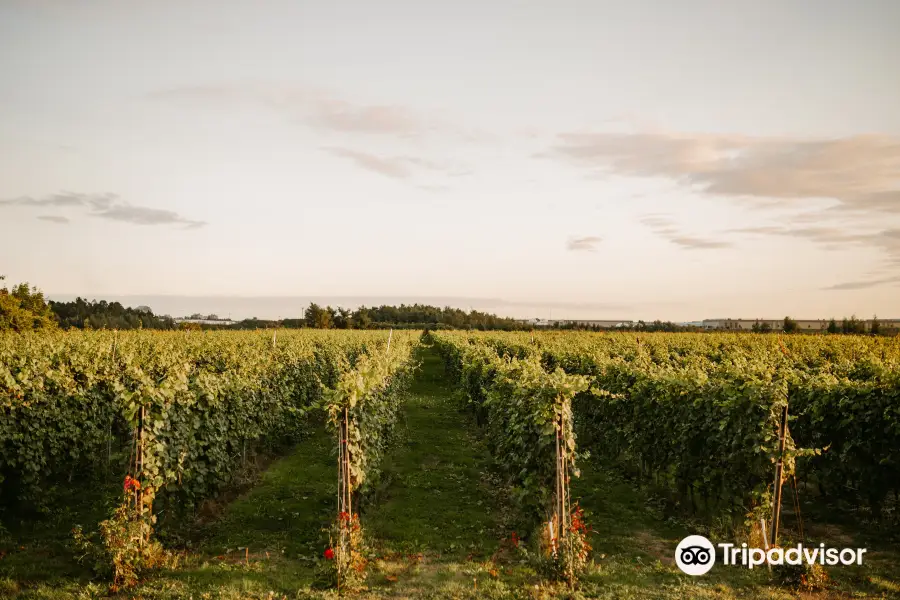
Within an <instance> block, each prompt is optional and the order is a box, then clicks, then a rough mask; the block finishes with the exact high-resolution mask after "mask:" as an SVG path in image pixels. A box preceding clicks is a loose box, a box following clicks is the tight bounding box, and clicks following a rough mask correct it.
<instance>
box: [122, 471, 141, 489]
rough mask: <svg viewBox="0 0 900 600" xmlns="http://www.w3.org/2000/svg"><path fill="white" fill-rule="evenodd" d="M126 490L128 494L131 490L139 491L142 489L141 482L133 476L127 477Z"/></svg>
mask: <svg viewBox="0 0 900 600" xmlns="http://www.w3.org/2000/svg"><path fill="white" fill-rule="evenodd" d="M124 488H125V491H126V492H127V491H129V490H139V489H141V482H140V481H138V480H137V479H134V478H132V477H131V475H126V476H125V485H124Z"/></svg>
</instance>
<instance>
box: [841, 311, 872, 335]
mask: <svg viewBox="0 0 900 600" xmlns="http://www.w3.org/2000/svg"><path fill="white" fill-rule="evenodd" d="M841 332H843V333H865V332H866V323H865V321H860V320H859V319H857V318H856V315H852V316H851V317H850V318H849V319H847V318H846V317H845V318H844V320H843V321H842V322H841Z"/></svg>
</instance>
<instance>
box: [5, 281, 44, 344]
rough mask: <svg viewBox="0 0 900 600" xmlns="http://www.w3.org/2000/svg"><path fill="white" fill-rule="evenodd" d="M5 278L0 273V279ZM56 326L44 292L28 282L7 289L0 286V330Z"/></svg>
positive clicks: (26, 329)
mask: <svg viewBox="0 0 900 600" xmlns="http://www.w3.org/2000/svg"><path fill="white" fill-rule="evenodd" d="M4 279H6V277H5V276H3V275H0V281H2V280H4ZM55 327H56V320H55V319H54V317H53V311H52V310H50V307H49V306H47V302H46V301H45V300H44V293H43V292H41V291H40V290H38V289H37V288H36V287H30V286H29V285H28V283H20V284H19V285H16V286H13V287H12V289H7V288H6V286H3V287H2V288H0V331H4V330H12V331H30V330H32V329H51V328H55Z"/></svg>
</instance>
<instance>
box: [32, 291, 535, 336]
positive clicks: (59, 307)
mask: <svg viewBox="0 0 900 600" xmlns="http://www.w3.org/2000/svg"><path fill="white" fill-rule="evenodd" d="M49 308H50V310H51V311H52V314H53V315H54V316H55V320H56V322H57V323H58V324H59V326H60V327H62V328H64V329H71V328H76V329H139V328H143V329H265V328H271V327H281V328H286V329H299V328H301V327H312V328H316V329H385V328H389V327H392V328H394V329H482V330H516V329H520V330H521V329H527V327H526V326H525V325H524V324H523V323H521V322H519V321H516V320H515V319H509V318H505V317H498V316H497V315H493V314H489V313H483V312H479V311H476V310H473V311H470V312H465V311H462V310H459V309H457V308H450V307H444V308H439V307H436V306H426V305H423V304H413V305H406V304H401V305H400V306H387V305H384V306H373V307H365V306H362V307H360V308H358V309H356V310H353V311H351V310H349V309H345V308H341V307H337V308H332V307H331V306H324V307H323V306H319V305H318V304H315V303H313V304H310V305H309V307H307V308H306V310H305V311H304V312H303V317H298V318H293V319H281V320H272V319H258V318H255V317H253V318H250V319H244V320H242V321H239V322H238V323H230V322H226V321H224V320H223V322H222V324H216V323H208V322H207V323H177V322H176V320H175V319H174V318H172V317H170V316H168V315H164V316H159V315H155V314H153V311H152V310H150V309H149V308H147V307H139V308H130V307H127V308H126V307H124V306H122V305H121V304H120V303H118V302H107V301H106V300H99V301H98V300H92V301H88V300H85V299H83V298H76V299H75V300H73V301H71V302H56V301H53V300H51V301H50V302H49ZM192 318H193V319H198V320H199V319H204V320H216V319H217V317H216V316H215V315H209V316H208V317H205V316H203V315H198V314H195V315H192Z"/></svg>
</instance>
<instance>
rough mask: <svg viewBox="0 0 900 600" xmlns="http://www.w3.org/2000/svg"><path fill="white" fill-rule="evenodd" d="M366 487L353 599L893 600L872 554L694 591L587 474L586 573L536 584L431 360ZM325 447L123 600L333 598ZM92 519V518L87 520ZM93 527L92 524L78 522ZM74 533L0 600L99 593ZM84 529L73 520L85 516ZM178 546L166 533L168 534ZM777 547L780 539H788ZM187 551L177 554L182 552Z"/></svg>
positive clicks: (187, 536)
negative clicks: (363, 564) (376, 481)
mask: <svg viewBox="0 0 900 600" xmlns="http://www.w3.org/2000/svg"><path fill="white" fill-rule="evenodd" d="M418 359H419V361H420V362H421V368H420V370H419V372H418V375H417V377H416V379H415V381H414V383H413V385H412V387H411V390H410V394H409V397H408V399H407V401H406V404H405V409H404V412H403V415H402V417H401V421H400V422H399V423H398V425H397V432H396V440H395V445H394V448H393V450H392V451H390V452H389V453H388V455H387V456H386V457H385V460H384V463H383V465H382V466H383V477H382V479H381V483H380V485H379V486H378V487H377V488H376V489H375V490H372V493H370V494H369V495H368V496H366V497H365V498H364V499H363V501H362V502H361V505H360V507H359V508H360V510H361V515H362V523H363V527H364V529H365V531H366V535H367V538H368V542H369V545H370V561H371V562H370V567H369V577H368V580H367V588H366V589H364V590H361V591H359V592H356V593H353V594H350V596H351V597H358V598H370V599H388V598H434V599H438V598H448V599H449V598H497V599H501V598H502V599H516V598H546V599H550V598H623V599H643V598H657V599H665V600H670V599H681V598H718V599H738V598H772V599H781V598H798V597H802V598H850V597H854V598H893V597H900V559H898V552H897V548H895V547H892V546H891V545H890V544H881V545H878V546H873V551H872V552H871V553H870V555H867V560H869V561H871V562H870V563H869V565H867V566H865V567H863V568H861V569H854V570H846V571H841V570H840V569H838V568H835V569H831V572H832V575H833V577H834V580H835V586H834V588H833V589H831V590H829V591H826V592H819V593H815V594H798V593H796V592H795V591H793V590H790V589H786V588H782V587H779V586H777V585H775V584H773V583H772V581H771V580H770V578H769V575H768V572H767V571H765V570H754V571H753V572H750V571H747V570H744V569H738V568H733V567H717V568H715V569H713V571H711V572H710V573H709V574H708V575H706V576H704V577H699V578H693V577H689V576H687V575H684V574H682V573H681V572H680V571H679V570H678V569H677V567H675V565H674V561H673V555H674V549H675V546H676V545H677V543H678V541H679V540H680V539H681V538H683V537H684V536H685V535H687V534H688V533H693V531H692V530H691V527H690V526H689V525H687V524H685V523H684V522H683V521H681V520H679V519H675V518H671V517H667V516H666V515H664V514H663V513H662V512H661V511H660V510H659V508H658V505H657V503H655V502H653V501H652V499H651V498H649V497H648V496H647V495H646V494H644V493H643V492H641V491H639V490H636V489H635V488H634V487H633V486H632V485H631V484H630V483H628V482H626V481H624V480H623V479H622V478H621V477H619V476H618V475H616V474H615V472H614V471H612V470H610V469H607V468H603V467H601V466H598V465H593V464H590V463H587V464H583V465H581V467H582V477H581V478H580V479H578V480H576V481H575V482H574V484H573V496H574V497H575V498H579V499H580V501H581V505H582V506H583V507H584V508H585V509H586V512H587V517H588V522H589V523H590V525H591V526H592V527H593V529H594V533H593V535H592V539H591V544H592V546H593V548H594V552H593V564H592V566H591V567H590V569H589V572H588V573H587V574H586V576H585V577H584V579H583V581H582V584H581V586H580V588H579V589H577V590H575V591H574V592H571V591H569V590H566V589H565V588H563V587H561V586H559V585H556V584H552V583H548V582H545V581H542V580H541V579H540V578H539V577H538V576H537V574H536V573H535V572H534V571H533V569H532V568H531V567H530V566H528V565H527V564H524V563H523V562H522V560H521V559H520V558H519V556H518V555H517V554H515V553H514V552H512V551H511V550H510V549H509V545H508V543H505V540H508V539H509V535H510V533H511V532H512V531H513V530H518V533H519V534H520V535H525V534H526V533H527V532H526V531H523V530H522V529H521V528H519V529H517V527H521V524H520V523H519V520H518V518H517V515H516V511H515V508H514V507H513V506H511V505H509V504H508V502H507V501H506V497H507V495H506V493H505V492H506V490H505V486H504V484H503V481H502V480H501V479H500V478H499V477H498V476H497V475H496V470H495V469H494V468H493V467H492V463H491V458H490V455H489V452H488V450H487V447H486V444H485V441H484V440H483V439H482V437H481V435H480V432H479V430H478V429H477V427H476V426H475V424H474V423H473V422H472V421H471V419H470V417H469V415H468V414H467V413H466V412H465V411H464V410H462V409H461V406H460V405H461V402H460V400H459V398H458V397H457V396H456V395H454V393H453V391H452V389H451V386H450V384H449V383H448V382H447V381H446V380H445V379H444V377H443V372H442V367H441V364H440V361H439V359H438V357H437V356H436V355H435V354H434V353H433V351H431V350H430V349H428V348H424V349H423V350H422V352H421V353H420V355H419V357H418ZM335 460H336V459H335V451H334V440H333V439H332V437H331V436H330V435H328V434H327V433H326V432H325V431H324V429H323V428H318V429H316V430H314V431H313V433H312V434H311V435H310V436H309V437H308V438H307V439H306V440H305V441H304V442H303V443H301V444H300V445H298V446H297V447H296V448H295V449H294V450H293V451H292V452H291V453H290V454H289V455H288V456H286V457H284V458H282V459H280V460H277V461H275V462H273V463H272V464H271V465H270V466H269V467H268V468H267V469H266V470H265V471H264V472H262V473H261V474H260V476H259V478H258V480H257V481H256V483H255V485H253V486H252V487H251V488H250V489H249V490H247V491H246V492H245V493H243V494H241V495H240V496H239V497H237V498H234V499H232V500H231V501H230V502H228V503H225V504H222V505H218V506H216V505H210V506H209V507H207V509H208V510H206V511H205V514H204V519H202V520H201V521H198V522H193V523H190V524H186V525H185V527H184V531H183V532H181V534H180V536H174V537H172V539H173V540H174V539H180V540H182V543H183V544H184V548H183V549H182V550H181V551H180V553H179V557H180V558H179V561H180V562H179V564H178V566H177V567H175V568H171V569H166V570H163V571H160V572H157V573H154V574H151V575H150V576H148V577H147V579H146V580H145V581H143V582H141V584H140V585H139V586H138V587H137V588H135V589H133V590H129V591H127V592H122V593H120V594H118V596H117V597H121V598H143V599H148V600H149V599H159V600H169V599H176V598H179V599H180V598H192V599H197V600H201V599H223V600H231V599H235V600H236V599H243V598H252V599H274V598H335V597H337V594H336V592H334V591H333V590H326V589H320V588H319V587H318V586H317V585H316V565H317V564H318V563H319V562H320V561H322V560H323V558H322V553H323V551H324V549H325V546H326V544H327V538H326V535H325V533H324V532H323V531H322V529H323V528H324V527H326V526H327V525H328V523H329V521H330V519H331V518H332V517H333V512H334V506H335V501H336V499H335V496H336V483H335V479H336V471H337V468H336V464H335ZM95 512H96V511H95ZM88 516H91V517H96V515H88ZM71 518H74V517H73V514H72V512H71V511H69V512H68V513H65V514H61V515H57V516H56V520H55V522H56V525H55V526H54V525H53V524H52V523H50V522H48V523H47V524H46V525H45V526H44V527H43V528H32V530H30V532H28V531H26V532H24V533H22V535H25V536H26V537H27V536H29V535H30V536H32V537H31V538H29V539H27V540H26V539H24V538H17V539H15V540H10V541H12V542H13V543H14V544H18V543H19V542H25V544H26V545H25V548H26V549H25V550H18V546H15V549H14V550H13V551H12V552H9V553H8V554H7V555H6V556H4V557H3V558H2V559H0V598H6V597H9V598H17V599H18V598H21V599H25V598H47V599H62V598H67V599H68V598H100V597H106V595H107V586H106V585H105V584H104V583H103V582H94V583H90V582H89V579H88V578H89V573H88V572H87V571H86V570H85V568H84V567H82V566H79V565H78V564H77V563H75V562H74V561H73V560H72V559H71V552H70V551H68V550H67V549H66V547H65V540H66V537H67V535H68V533H67V531H66V529H67V528H68V527H70V524H69V523H68V520H69V519H71ZM84 518H87V517H84ZM808 529H810V530H811V531H813V532H815V534H816V535H817V536H820V537H819V538H817V539H822V540H825V541H830V542H833V543H835V545H846V544H849V543H861V544H862V545H863V546H864V547H865V546H866V544H867V543H870V544H875V543H876V542H877V539H874V538H873V539H862V538H858V537H854V536H851V535H849V534H848V533H847V531H848V530H851V529H848V528H847V527H843V528H837V527H836V526H832V525H829V526H825V525H819V526H816V524H814V523H809V524H808ZM176 533H177V532H176ZM787 534H788V535H790V530H788V531H787ZM186 540H189V541H190V544H189V545H188V542H187V541H186Z"/></svg>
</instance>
